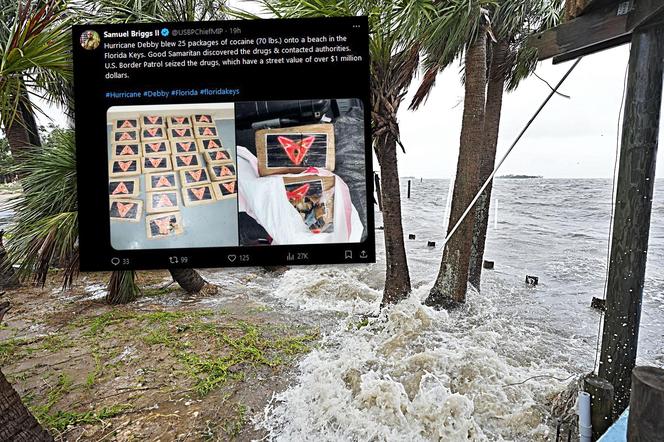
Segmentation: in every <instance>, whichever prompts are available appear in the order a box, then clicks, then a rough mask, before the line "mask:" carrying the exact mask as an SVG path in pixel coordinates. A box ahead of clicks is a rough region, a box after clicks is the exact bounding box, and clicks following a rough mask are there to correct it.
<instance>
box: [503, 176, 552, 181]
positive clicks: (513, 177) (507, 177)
mask: <svg viewBox="0 0 664 442" xmlns="http://www.w3.org/2000/svg"><path fill="white" fill-rule="evenodd" d="M496 178H497V179H503V180H540V179H542V178H544V177H543V176H542V175H501V176H498V177H496Z"/></svg>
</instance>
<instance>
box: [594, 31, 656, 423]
mask: <svg viewBox="0 0 664 442" xmlns="http://www.w3.org/2000/svg"><path fill="white" fill-rule="evenodd" d="M663 75H664V27H662V26H657V27H651V28H648V29H645V30H637V31H635V32H634V34H633V36H632V48H631V52H630V59H629V78H628V83H627V96H626V100H625V106H626V107H625V115H624V118H623V132H622V146H621V150H620V160H619V171H618V184H617V187H616V201H615V209H614V215H613V219H614V225H613V232H612V236H611V254H610V262H609V275H608V282H607V292H606V315H605V319H604V330H603V332H602V350H601V357H600V366H599V376H600V377H601V378H604V379H606V380H607V381H609V382H610V383H611V385H613V388H614V391H615V397H614V401H613V419H614V420H615V419H617V417H618V416H619V415H620V414H621V413H622V412H623V411H624V410H625V408H626V407H627V405H628V404H629V398H630V382H631V379H632V376H631V374H632V369H633V368H634V367H635V365H636V352H637V344H638V339H639V323H640V320H641V300H642V297H643V283H644V279H645V271H646V257H647V252H648V234H649V230H650V214H651V210H652V198H653V185H654V184H655V161H656V158H657V142H658V135H659V133H658V132H659V120H660V111H661V109H660V108H661V99H662V76H663Z"/></svg>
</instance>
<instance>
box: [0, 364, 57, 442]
mask: <svg viewBox="0 0 664 442" xmlns="http://www.w3.org/2000/svg"><path fill="white" fill-rule="evenodd" d="M52 440H53V437H51V435H50V434H48V432H47V431H46V430H45V429H44V428H42V426H41V425H39V422H37V419H35V417H34V416H33V415H32V414H31V413H30V411H28V409H27V408H26V407H25V405H23V403H22V402H21V398H20V396H19V395H18V393H16V390H14V388H13V387H12V386H11V384H10V383H9V382H7V379H5V375H4V374H3V373H2V371H0V441H2V442H5V441H7V442H9V441H11V442H42V441H52Z"/></svg>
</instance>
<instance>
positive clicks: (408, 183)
mask: <svg viewBox="0 0 664 442" xmlns="http://www.w3.org/2000/svg"><path fill="white" fill-rule="evenodd" d="M408 199H410V180H408Z"/></svg>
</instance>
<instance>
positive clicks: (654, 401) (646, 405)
mask: <svg viewBox="0 0 664 442" xmlns="http://www.w3.org/2000/svg"><path fill="white" fill-rule="evenodd" d="M663 403H664V370H662V369H661V368H658V367H636V368H635V369H634V371H632V398H631V399H630V401H629V418H628V420H627V440H629V441H633V442H647V441H656V440H662V435H664V410H662V404H663Z"/></svg>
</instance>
